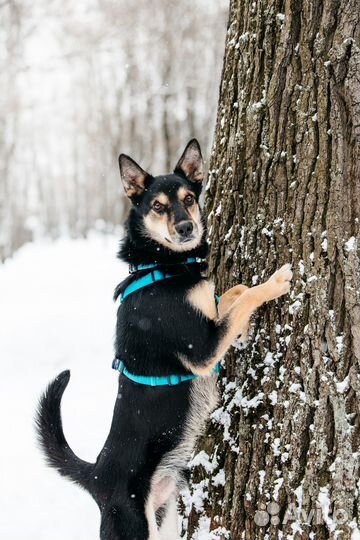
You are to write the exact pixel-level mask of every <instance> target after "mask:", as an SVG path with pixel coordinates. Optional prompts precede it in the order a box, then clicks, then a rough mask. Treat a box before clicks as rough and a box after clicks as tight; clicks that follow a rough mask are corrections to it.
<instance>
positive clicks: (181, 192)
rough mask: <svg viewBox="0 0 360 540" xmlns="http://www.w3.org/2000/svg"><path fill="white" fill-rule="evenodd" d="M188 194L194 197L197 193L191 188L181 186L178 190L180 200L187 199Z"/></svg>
mask: <svg viewBox="0 0 360 540" xmlns="http://www.w3.org/2000/svg"><path fill="white" fill-rule="evenodd" d="M186 195H192V196H193V197H195V193H193V192H192V191H190V190H189V189H186V188H184V187H179V189H178V191H177V196H178V198H179V200H180V201H183V200H184V199H185V197H186Z"/></svg>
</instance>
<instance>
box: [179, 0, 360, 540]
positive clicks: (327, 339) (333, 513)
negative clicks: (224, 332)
mask: <svg viewBox="0 0 360 540" xmlns="http://www.w3.org/2000/svg"><path fill="white" fill-rule="evenodd" d="M359 42H360V0H316V1H310V0H303V1H301V0H287V1H283V0H257V1H255V2H247V1H245V0H232V1H231V4H230V19H229V24H228V34H227V40H226V52H225V60H224V68H223V74H222V82H221V88H220V102H219V109H218V118H217V127H216V135H215V142H214V146H213V153H212V158H211V163H210V177H209V182H208V186H207V203H206V208H207V212H208V217H209V238H210V242H211V250H210V257H209V263H210V274H211V276H212V277H213V278H214V279H215V283H216V289H217V291H218V293H219V294H221V293H223V292H224V291H225V290H226V289H228V288H229V287H231V286H233V285H235V284H237V283H244V284H246V285H253V284H255V283H258V282H261V281H264V279H266V278H267V277H268V276H270V274H271V273H272V272H273V271H274V270H275V269H276V268H278V267H279V266H280V265H282V264H284V263H286V262H291V263H292V265H293V269H294V279H293V287H292V293H291V294H290V295H289V297H287V298H284V299H281V300H279V301H277V302H272V303H270V304H268V305H266V306H265V307H264V308H263V309H261V310H260V311H259V312H258V313H257V314H256V316H255V317H254V322H253V333H252V336H251V337H250V339H249V344H248V345H247V347H246V348H244V349H243V350H239V348H237V349H236V348H232V350H231V351H230V353H229V354H228V355H227V357H226V362H225V365H224V367H223V371H222V374H221V376H220V383H219V384H220V391H221V396H222V397H221V403H220V406H219V408H218V409H217V410H216V411H215V412H214V414H213V415H212V419H211V421H210V422H209V425H208V429H207V433H206V434H205V435H204V437H203V438H202V439H201V441H200V444H199V448H198V450H199V451H201V452H202V454H201V459H199V460H197V461H198V462H199V461H200V462H201V463H202V464H203V465H198V466H196V467H194V468H193V470H192V488H191V493H190V497H187V498H186V500H185V503H186V505H187V510H188V511H189V510H190V509H191V512H190V516H189V520H188V538H189V539H190V538H192V539H200V538H201V539H202V538H206V539H211V538H224V539H225V538H226V539H228V538H231V539H232V540H238V539H239V540H240V539H246V540H257V539H269V540H272V539H284V540H285V539H286V540H290V539H291V540H299V539H315V540H323V539H326V538H331V539H334V540H335V539H338V540H339V539H340V540H359V538H360V528H359V520H360V481H359V461H360V452H359V443H360V437H359V431H360V429H359V427H360V426H359V403H360V375H359V371H360V293H359V291H360V264H359V248H360V241H359V217H360V216H359V214H360V75H359V73H360V49H359ZM206 454H207V455H206ZM195 462H196V461H195ZM205 469H206V470H205ZM210 531H212V532H211V533H210Z"/></svg>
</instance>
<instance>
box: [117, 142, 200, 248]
mask: <svg viewBox="0 0 360 540" xmlns="http://www.w3.org/2000/svg"><path fill="white" fill-rule="evenodd" d="M119 165H120V175H121V179H122V182H123V185H124V188H125V192H126V194H127V196H128V197H129V198H130V200H131V202H132V205H133V209H134V212H135V213H136V217H137V219H136V221H137V226H138V228H139V227H140V229H141V234H142V236H144V237H145V238H150V239H151V240H153V241H155V242H156V243H158V244H161V245H162V246H164V247H166V248H168V249H170V250H171V251H176V252H184V251H191V250H193V249H195V248H196V247H197V246H199V244H200V243H201V242H202V239H203V234H204V225H203V220H202V215H201V210H200V206H199V196H200V193H201V189H202V181H203V179H204V163H203V159H202V155H201V150H200V146H199V143H198V142H197V140H196V139H192V140H191V141H190V142H189V143H188V145H187V146H186V148H185V150H184V152H183V154H182V156H181V158H180V159H179V161H178V163H177V165H176V167H175V169H174V173H173V174H167V175H161V176H155V177H154V176H152V175H151V174H149V173H147V172H146V171H144V170H143V169H142V168H141V167H140V166H139V165H138V164H137V163H135V161H134V160H132V159H131V158H130V157H128V156H126V155H124V154H121V155H120V157H119Z"/></svg>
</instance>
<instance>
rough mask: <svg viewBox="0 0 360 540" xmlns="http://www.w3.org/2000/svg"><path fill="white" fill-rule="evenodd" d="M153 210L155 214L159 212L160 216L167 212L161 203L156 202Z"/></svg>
mask: <svg viewBox="0 0 360 540" xmlns="http://www.w3.org/2000/svg"><path fill="white" fill-rule="evenodd" d="M152 209H153V210H155V212H158V214H161V213H162V212H164V211H165V206H164V205H163V204H161V202H159V201H155V202H154V203H153V205H152Z"/></svg>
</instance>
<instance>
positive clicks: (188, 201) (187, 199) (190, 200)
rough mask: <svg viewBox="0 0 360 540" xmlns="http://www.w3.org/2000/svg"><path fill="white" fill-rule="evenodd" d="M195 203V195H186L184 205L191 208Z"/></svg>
mask: <svg viewBox="0 0 360 540" xmlns="http://www.w3.org/2000/svg"><path fill="white" fill-rule="evenodd" d="M193 202H194V196H193V195H186V197H185V199H184V203H185V204H186V206H191V205H192V203H193Z"/></svg>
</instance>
